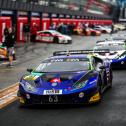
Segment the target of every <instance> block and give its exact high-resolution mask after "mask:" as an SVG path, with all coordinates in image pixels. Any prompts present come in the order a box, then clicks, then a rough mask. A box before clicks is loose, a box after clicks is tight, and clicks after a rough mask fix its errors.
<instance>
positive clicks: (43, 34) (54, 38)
mask: <svg viewBox="0 0 126 126" xmlns="http://www.w3.org/2000/svg"><path fill="white" fill-rule="evenodd" d="M36 41H39V42H48V43H64V44H69V43H72V38H71V37H70V36H68V35H63V34H61V33H59V32H57V31H55V30H45V31H38V32H37V36H36Z"/></svg>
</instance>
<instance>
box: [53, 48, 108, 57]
mask: <svg viewBox="0 0 126 126" xmlns="http://www.w3.org/2000/svg"><path fill="white" fill-rule="evenodd" d="M94 53H110V51H109V49H104V50H100V49H99V50H68V51H56V52H54V53H53V56H62V55H68V56H69V55H79V54H94Z"/></svg>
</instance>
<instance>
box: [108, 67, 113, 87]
mask: <svg viewBox="0 0 126 126" xmlns="http://www.w3.org/2000/svg"><path fill="white" fill-rule="evenodd" d="M109 72H110V74H109V87H110V88H112V82H113V73H112V68H110V71H109Z"/></svg>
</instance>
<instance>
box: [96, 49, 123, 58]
mask: <svg viewBox="0 0 126 126" xmlns="http://www.w3.org/2000/svg"><path fill="white" fill-rule="evenodd" d="M124 52H125V50H121V51H117V52H116V51H110V53H109V54H108V55H107V54H106V53H102V54H101V53H96V54H95V55H96V56H97V57H99V58H101V59H110V60H113V59H117V58H118V57H119V56H120V55H122V54H123V53H124Z"/></svg>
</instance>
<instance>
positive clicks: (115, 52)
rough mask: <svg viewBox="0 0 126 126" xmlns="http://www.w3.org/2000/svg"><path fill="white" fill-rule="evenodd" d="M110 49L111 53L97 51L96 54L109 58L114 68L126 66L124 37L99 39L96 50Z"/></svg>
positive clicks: (102, 57) (125, 42)
mask: <svg viewBox="0 0 126 126" xmlns="http://www.w3.org/2000/svg"><path fill="white" fill-rule="evenodd" d="M95 49H96V50H97V49H100V50H102V49H103V50H105V49H108V50H109V53H108V54H107V55H106V53H95V55H96V56H97V57H99V58H101V59H106V58H107V59H109V60H110V62H111V65H112V68H114V69H116V68H126V41H124V40H123V39H117V38H114V39H111V40H103V41H98V42H97V44H96V46H95V47H94V50H95Z"/></svg>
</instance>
